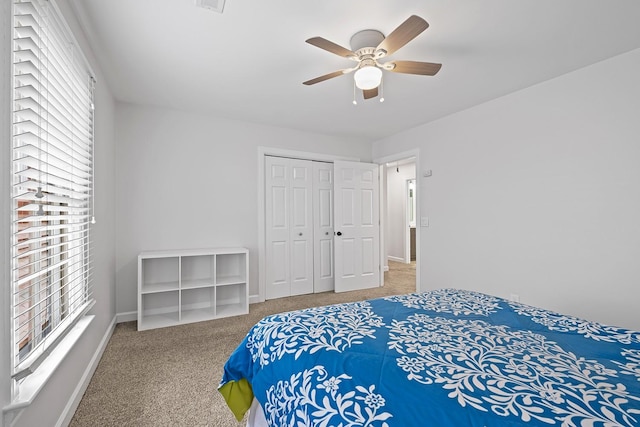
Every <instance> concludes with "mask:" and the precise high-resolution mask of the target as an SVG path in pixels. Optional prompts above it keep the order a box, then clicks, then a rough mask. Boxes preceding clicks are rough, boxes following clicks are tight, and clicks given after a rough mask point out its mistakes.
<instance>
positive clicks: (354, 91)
mask: <svg viewBox="0 0 640 427" xmlns="http://www.w3.org/2000/svg"><path fill="white" fill-rule="evenodd" d="M353 105H358V101H356V81H355V80H354V81H353Z"/></svg>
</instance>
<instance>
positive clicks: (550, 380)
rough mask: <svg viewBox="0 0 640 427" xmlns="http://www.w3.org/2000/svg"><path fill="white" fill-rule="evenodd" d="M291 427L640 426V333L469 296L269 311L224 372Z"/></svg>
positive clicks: (235, 396) (429, 295) (242, 406)
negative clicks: (279, 311) (274, 312)
mask: <svg viewBox="0 0 640 427" xmlns="http://www.w3.org/2000/svg"><path fill="white" fill-rule="evenodd" d="M219 391H220V393H222V395H223V396H224V398H225V400H226V402H227V404H228V405H229V408H230V409H231V410H232V411H233V412H234V414H235V416H236V418H238V419H239V420H241V419H242V417H243V416H244V414H245V412H246V411H247V410H248V409H249V408H250V407H251V405H252V403H253V405H254V406H253V407H254V409H253V410H252V412H257V414H252V415H253V417H252V419H253V418H255V417H256V416H257V417H258V418H259V419H262V422H263V423H265V422H266V425H269V426H272V427H281V426H296V427H299V426H322V427H325V426H326V427H328V426H381V427H387V426H389V427H390V426H402V427H407V426H522V425H527V426H549V425H557V426H580V427H586V426H640V332H637V331H631V330H625V329H620V328H616V327H610V326H605V325H602V324H598V323H594V322H589V321H585V320H581V319H578V318H575V317H571V316H566V315H561V314H558V313H554V312H550V311H547V310H543V309H540V308H535V307H531V306H528V305H524V304H520V303H515V302H512V301H508V300H505V299H502V298H498V297H495V296H491V295H485V294H482V293H478V292H472V291H467V290H456V289H440V290H435V291H429V292H424V293H414V294H407V295H398V296H390V297H384V298H378V299H371V300H367V301H361V302H354V303H345V304H336V305H331V306H325V307H316V308H310V309H305V310H299V311H292V312H287V313H281V314H276V315H272V316H268V317H265V318H264V319H262V320H261V321H260V322H258V323H257V324H256V325H255V326H254V327H253V328H252V329H251V330H250V331H249V333H248V334H247V336H246V337H245V339H244V340H243V341H242V343H241V344H240V345H239V346H238V348H237V349H236V350H235V351H234V352H233V354H232V355H231V356H230V358H229V359H228V361H227V362H226V364H225V367H224V373H223V378H222V380H221V382H220V385H219Z"/></svg>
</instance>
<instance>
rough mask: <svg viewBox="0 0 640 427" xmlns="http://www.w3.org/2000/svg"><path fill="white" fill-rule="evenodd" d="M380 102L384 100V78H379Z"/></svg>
mask: <svg viewBox="0 0 640 427" xmlns="http://www.w3.org/2000/svg"><path fill="white" fill-rule="evenodd" d="M380 102H384V79H380Z"/></svg>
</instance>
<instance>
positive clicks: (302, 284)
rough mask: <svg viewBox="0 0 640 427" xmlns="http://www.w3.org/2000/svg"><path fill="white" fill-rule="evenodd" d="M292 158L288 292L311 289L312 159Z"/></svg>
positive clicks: (301, 292) (305, 292)
mask: <svg viewBox="0 0 640 427" xmlns="http://www.w3.org/2000/svg"><path fill="white" fill-rule="evenodd" d="M290 162H291V180H290V183H291V206H290V209H291V234H290V235H291V238H290V241H291V295H302V294H309V293H312V292H313V195H312V190H313V162H311V161H308V160H296V159H290Z"/></svg>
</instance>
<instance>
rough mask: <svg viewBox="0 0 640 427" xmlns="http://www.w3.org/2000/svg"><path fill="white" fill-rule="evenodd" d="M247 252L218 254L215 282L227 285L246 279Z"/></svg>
mask: <svg viewBox="0 0 640 427" xmlns="http://www.w3.org/2000/svg"><path fill="white" fill-rule="evenodd" d="M246 265H247V254H245V253H232V254H219V255H218V256H217V257H216V276H215V277H216V284H217V285H227V284H234V283H244V282H246V281H247V272H246V271H247V269H246Z"/></svg>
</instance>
